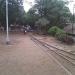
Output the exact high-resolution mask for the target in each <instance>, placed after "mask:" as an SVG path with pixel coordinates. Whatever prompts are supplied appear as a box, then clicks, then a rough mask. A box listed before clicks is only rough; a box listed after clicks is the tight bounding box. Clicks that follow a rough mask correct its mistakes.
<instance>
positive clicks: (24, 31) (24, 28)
mask: <svg viewBox="0 0 75 75" xmlns="http://www.w3.org/2000/svg"><path fill="white" fill-rule="evenodd" d="M23 33H24V34H26V33H27V30H26V27H25V26H23Z"/></svg>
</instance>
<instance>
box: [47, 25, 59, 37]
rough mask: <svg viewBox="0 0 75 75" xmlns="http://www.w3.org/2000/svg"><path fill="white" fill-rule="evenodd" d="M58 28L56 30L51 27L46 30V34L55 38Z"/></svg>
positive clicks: (55, 27)
mask: <svg viewBox="0 0 75 75" xmlns="http://www.w3.org/2000/svg"><path fill="white" fill-rule="evenodd" d="M59 29H60V28H58V27H57V26H53V27H51V28H50V29H49V30H48V33H49V34H50V35H52V36H55V35H56V33H57V31H58V30H59Z"/></svg>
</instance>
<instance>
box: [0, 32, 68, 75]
mask: <svg viewBox="0 0 75 75" xmlns="http://www.w3.org/2000/svg"><path fill="white" fill-rule="evenodd" d="M5 37H6V35H5V34H4V33H1V34H0V75H69V74H68V73H67V72H66V71H65V70H64V69H63V68H62V67H61V66H60V65H59V64H58V63H56V62H55V61H54V60H53V59H52V58H51V57H50V56H48V55H47V54H46V53H45V52H44V51H43V50H42V49H41V48H40V47H39V46H36V45H35V43H34V42H33V41H32V40H31V39H30V37H29V36H28V35H23V34H10V39H11V41H10V45H6V44H5Z"/></svg>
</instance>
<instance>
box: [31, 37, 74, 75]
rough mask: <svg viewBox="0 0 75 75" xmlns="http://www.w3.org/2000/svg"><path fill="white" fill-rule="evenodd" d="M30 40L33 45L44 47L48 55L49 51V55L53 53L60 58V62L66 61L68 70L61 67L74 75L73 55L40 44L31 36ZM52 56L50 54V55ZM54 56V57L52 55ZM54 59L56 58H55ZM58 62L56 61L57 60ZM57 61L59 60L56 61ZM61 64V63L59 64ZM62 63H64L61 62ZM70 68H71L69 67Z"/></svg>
mask: <svg viewBox="0 0 75 75" xmlns="http://www.w3.org/2000/svg"><path fill="white" fill-rule="evenodd" d="M31 40H33V41H34V42H35V43H37V44H39V45H41V46H43V47H45V48H46V49H47V50H46V51H47V52H48V54H49V52H50V51H51V53H55V55H57V56H59V57H60V58H61V60H65V61H67V62H66V63H67V64H68V63H69V64H68V68H67V67H65V66H64V65H63V64H62V65H63V66H64V67H65V68H67V69H68V70H69V71H70V70H71V72H73V75H75V54H73V53H71V52H68V51H65V50H63V49H59V48H56V47H55V46H52V45H49V44H47V43H45V42H42V41H40V40H38V39H37V38H35V37H34V36H31ZM51 55H52V54H51ZM53 56H54V55H53ZM55 58H56V57H55ZM57 60H58V59H57ZM58 61H59V60H58ZM60 63H61V62H60ZM63 63H64V62H63ZM70 66H71V67H70Z"/></svg>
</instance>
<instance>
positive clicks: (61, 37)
mask: <svg viewBox="0 0 75 75" xmlns="http://www.w3.org/2000/svg"><path fill="white" fill-rule="evenodd" d="M55 36H56V38H57V39H58V40H60V41H64V39H65V38H66V33H65V32H64V31H63V30H61V29H58V30H57V32H56V34H55Z"/></svg>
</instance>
